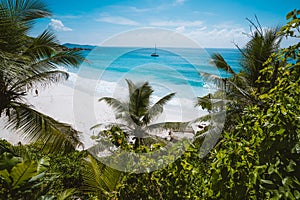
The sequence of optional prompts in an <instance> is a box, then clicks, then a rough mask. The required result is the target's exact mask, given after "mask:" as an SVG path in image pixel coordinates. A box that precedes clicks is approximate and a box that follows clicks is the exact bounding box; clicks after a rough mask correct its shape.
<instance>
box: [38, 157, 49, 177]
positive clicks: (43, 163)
mask: <svg viewBox="0 0 300 200" xmlns="http://www.w3.org/2000/svg"><path fill="white" fill-rule="evenodd" d="M49 166H50V158H48V157H43V158H41V159H40V160H39V163H38V167H37V172H38V173H42V172H44V171H46V170H47V169H48V167H49Z"/></svg>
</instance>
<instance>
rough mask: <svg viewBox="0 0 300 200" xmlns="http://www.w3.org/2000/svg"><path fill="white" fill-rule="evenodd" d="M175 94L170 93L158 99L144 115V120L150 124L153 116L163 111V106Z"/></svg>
mask: <svg viewBox="0 0 300 200" xmlns="http://www.w3.org/2000/svg"><path fill="white" fill-rule="evenodd" d="M174 96H175V93H171V94H168V95H166V96H164V97H162V98H161V99H160V100H158V101H157V102H156V103H155V104H154V105H153V106H151V108H149V109H148V110H147V112H146V114H145V115H144V117H143V119H142V120H143V122H144V123H145V124H149V123H150V122H151V121H152V120H153V118H155V117H157V115H159V114H161V113H162V112H163V106H164V105H165V104H166V103H167V102H168V101H170V100H171V99H172V98H173V97H174Z"/></svg>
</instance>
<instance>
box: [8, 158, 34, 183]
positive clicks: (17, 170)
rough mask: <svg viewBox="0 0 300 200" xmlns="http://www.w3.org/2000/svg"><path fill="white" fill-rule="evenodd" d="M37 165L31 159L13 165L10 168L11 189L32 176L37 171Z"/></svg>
mask: <svg viewBox="0 0 300 200" xmlns="http://www.w3.org/2000/svg"><path fill="white" fill-rule="evenodd" d="M37 166H38V165H37V163H36V162H34V161H32V160H27V161H25V162H22V163H18V164H17V165H16V166H14V167H13V168H12V170H11V177H12V179H13V184H12V187H13V189H16V188H20V187H21V186H22V185H23V184H24V183H25V182H26V181H28V180H30V179H31V178H32V177H34V176H35V175H36V173H37Z"/></svg>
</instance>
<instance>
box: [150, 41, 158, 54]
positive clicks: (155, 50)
mask: <svg viewBox="0 0 300 200" xmlns="http://www.w3.org/2000/svg"><path fill="white" fill-rule="evenodd" d="M151 56H152V57H158V56H159V55H158V54H157V53H156V44H155V50H154V53H152V54H151Z"/></svg>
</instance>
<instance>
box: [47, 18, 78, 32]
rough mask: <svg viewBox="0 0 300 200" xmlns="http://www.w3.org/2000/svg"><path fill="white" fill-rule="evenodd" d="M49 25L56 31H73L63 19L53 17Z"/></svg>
mask: <svg viewBox="0 0 300 200" xmlns="http://www.w3.org/2000/svg"><path fill="white" fill-rule="evenodd" d="M49 27H51V28H52V29H53V30H56V31H72V29H71V28H69V27H66V26H65V25H64V24H63V23H62V21H61V20H58V19H51V22H50V23H49Z"/></svg>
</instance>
